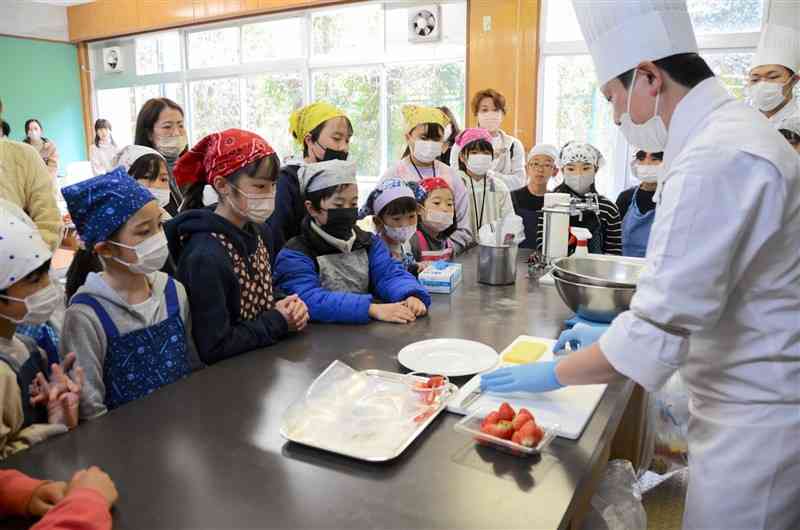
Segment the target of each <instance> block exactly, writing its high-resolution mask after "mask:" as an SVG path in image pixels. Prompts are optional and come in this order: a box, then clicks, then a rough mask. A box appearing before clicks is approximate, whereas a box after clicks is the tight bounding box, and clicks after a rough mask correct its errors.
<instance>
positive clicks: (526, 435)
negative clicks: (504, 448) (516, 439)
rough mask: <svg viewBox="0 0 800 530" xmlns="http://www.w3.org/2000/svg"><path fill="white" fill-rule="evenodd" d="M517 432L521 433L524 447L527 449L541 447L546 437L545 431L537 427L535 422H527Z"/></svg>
mask: <svg viewBox="0 0 800 530" xmlns="http://www.w3.org/2000/svg"><path fill="white" fill-rule="evenodd" d="M517 432H519V434H520V437H521V438H522V445H524V446H526V447H536V446H537V445H539V442H541V441H542V437H544V431H543V430H542V428H541V427H539V426H538V425H536V423H535V422H534V421H533V420H531V421H529V422H527V423H526V424H525V425H523V426H522V428H521V429H520V430H519V431H517Z"/></svg>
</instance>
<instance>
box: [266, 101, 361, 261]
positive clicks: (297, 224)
mask: <svg viewBox="0 0 800 530" xmlns="http://www.w3.org/2000/svg"><path fill="white" fill-rule="evenodd" d="M289 132H290V133H291V134H292V138H293V139H294V141H295V145H296V146H298V147H302V155H303V156H302V158H289V159H288V160H286V161H285V164H284V165H283V166H282V167H281V170H280V173H279V174H278V184H277V191H276V192H275V212H274V213H273V214H272V216H271V217H270V218H269V221H268V223H269V225H270V227H271V228H272V232H273V237H274V239H275V251H276V252H278V251H280V249H281V248H283V245H284V244H285V243H286V242H287V241H289V240H290V239H292V238H293V237H295V236H296V235H298V234H299V233H300V228H301V225H302V222H303V218H304V217H305V216H306V208H305V206H304V204H303V194H302V193H301V192H300V181H299V180H298V178H297V172H298V171H299V170H300V168H301V167H302V166H303V165H305V164H314V163H316V162H323V161H325V160H347V156H348V154H349V151H350V138H352V136H353V125H352V124H351V123H350V119H349V118H348V117H347V116H346V115H345V113H344V112H342V111H341V110H340V109H338V108H336V107H334V106H333V105H331V104H330V103H326V102H324V101H317V102H314V103H312V104H311V105H307V106H305V107H303V108H300V109H297V110H296V111H294V112H293V113H292V115H291V116H289Z"/></svg>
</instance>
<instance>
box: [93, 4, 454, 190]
mask: <svg viewBox="0 0 800 530" xmlns="http://www.w3.org/2000/svg"><path fill="white" fill-rule="evenodd" d="M423 4H426V2H424V1H422V0H420V1H419V2H416V3H415V2H402V3H397V2H376V1H370V2H363V3H358V4H352V5H347V6H338V7H332V8H319V9H309V10H305V11H297V12H292V13H288V14H283V15H279V16H264V17H251V18H245V19H240V20H237V21H233V22H223V23H216V24H209V25H204V26H197V27H190V28H186V29H181V30H174V31H168V32H161V33H153V34H148V35H142V36H137V37H132V38H127V39H122V40H115V41H113V42H114V45H117V46H121V48H122V51H123V55H126V64H133V65H135V67H134V68H131V69H130V70H131V71H129V72H125V73H124V74H121V75H117V74H105V73H103V72H102V67H100V69H94V72H95V73H94V75H95V78H94V82H95V94H94V96H95V97H94V99H95V101H94V103H95V105H94V113H95V118H107V119H110V120H111V122H112V125H113V127H114V134H115V137H116V138H117V142H118V143H122V144H125V143H129V141H130V140H132V139H133V132H134V127H135V122H136V116H137V112H138V109H139V108H141V106H142V104H143V103H144V102H145V101H146V100H147V99H149V98H151V97H170V98H171V99H174V100H175V101H177V102H178V103H179V104H181V105H182V106H183V108H184V111H185V114H186V115H185V118H186V126H187V129H188V134H189V140H190V142H191V143H193V142H196V141H198V140H199V139H200V138H202V137H203V136H204V135H205V134H208V133H209V132H212V131H216V130H221V129H225V128H228V127H241V128H245V129H249V130H252V131H255V132H257V133H259V134H261V135H262V136H263V137H264V138H265V139H266V140H267V141H268V142H269V143H270V144H271V145H272V146H273V147H274V148H275V150H276V152H277V153H278V155H279V156H280V158H281V160H286V159H287V158H289V157H290V156H300V155H302V148H301V147H300V146H298V145H297V144H296V143H295V142H294V141H293V139H292V138H291V135H290V133H289V131H288V128H289V126H288V121H289V115H290V114H291V113H292V112H293V111H294V110H296V109H297V108H299V107H301V106H303V105H306V104H308V103H310V102H313V101H316V100H319V99H321V100H326V101H329V102H331V103H333V104H334V105H337V106H339V107H340V108H342V110H344V111H345V112H346V113H347V114H348V116H349V117H350V119H351V121H352V123H353V128H354V135H353V138H352V141H351V150H350V158H351V159H352V160H355V161H356V162H357V164H358V173H359V178H360V180H361V184H362V186H361V189H362V190H366V191H369V189H370V187H371V185H372V184H374V183H375V182H377V179H378V177H379V176H380V175H381V174H382V173H383V171H384V170H385V169H386V167H387V166H388V165H389V164H390V163H392V162H393V161H395V160H397V159H399V157H400V156H401V155H402V152H403V150H404V148H405V139H404V137H405V135H404V131H403V130H402V123H401V122H402V118H401V114H400V108H401V107H402V105H405V104H409V103H413V104H426V105H435V106H442V105H446V106H448V107H450V109H451V110H452V111H453V112H454V114H455V116H456V117H457V119H458V120H459V122H460V123H461V124H463V121H464V101H465V93H464V92H465V85H466V42H467V38H466V31H467V5H466V0H446V1H444V2H441V3H440V7H441V14H442V17H441V20H442V33H441V38H440V39H439V40H438V41H436V42H431V43H422V44H420V43H412V42H410V41H409V38H408V10H409V9H414V7H415V6H418V5H423ZM109 45H111V44H109V42H97V43H92V44H90V54H91V56H92V57H93V59H92V60H93V61H95V62H94V64H100V62H99V57H100V53H101V51H102V48H103V47H104V46H109ZM364 198H365V197H362V199H364Z"/></svg>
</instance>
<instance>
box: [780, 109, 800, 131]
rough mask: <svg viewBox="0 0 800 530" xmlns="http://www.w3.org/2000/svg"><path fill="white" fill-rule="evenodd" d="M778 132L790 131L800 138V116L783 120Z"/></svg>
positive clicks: (796, 115)
mask: <svg viewBox="0 0 800 530" xmlns="http://www.w3.org/2000/svg"><path fill="white" fill-rule="evenodd" d="M778 130H785V131H790V132H793V133H794V134H796V135H797V136H800V114H795V115H794V116H789V117H788V118H784V119H783V120H781V122H780V123H779V124H778Z"/></svg>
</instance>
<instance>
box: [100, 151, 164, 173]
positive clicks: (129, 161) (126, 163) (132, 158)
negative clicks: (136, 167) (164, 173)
mask: <svg viewBox="0 0 800 530" xmlns="http://www.w3.org/2000/svg"><path fill="white" fill-rule="evenodd" d="M145 155H158V156H159V157H161V158H162V159H163V158H164V155H162V154H161V153H159V152H158V151H156V150H155V149H152V148H150V147H145V146H143V145H127V146H125V147H123V148H122V150H121V151H120V152H119V153H117V154H116V155H115V156H114V159H113V160H112V161H111V163H112V165H113V166H114V167H118V166H122V167H123V168H125V171H129V170H130V169H131V166H132V165H133V163H134V162H136V161H137V160H139V159H140V158H142V157H143V156H145Z"/></svg>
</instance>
